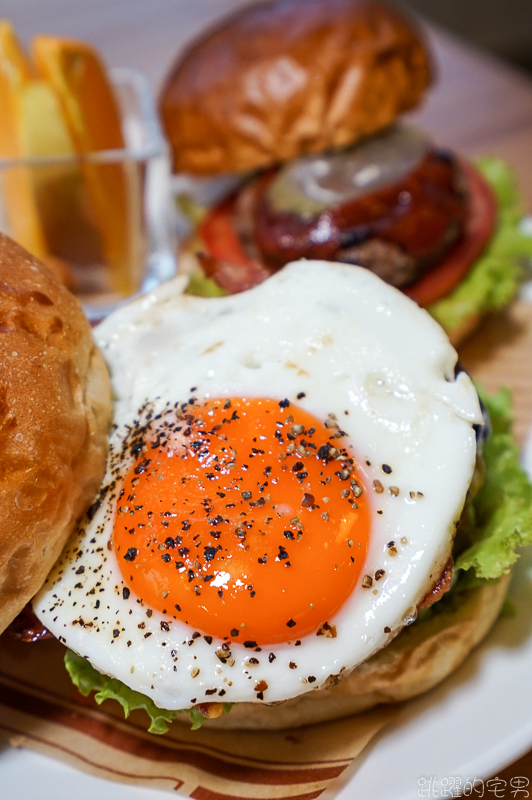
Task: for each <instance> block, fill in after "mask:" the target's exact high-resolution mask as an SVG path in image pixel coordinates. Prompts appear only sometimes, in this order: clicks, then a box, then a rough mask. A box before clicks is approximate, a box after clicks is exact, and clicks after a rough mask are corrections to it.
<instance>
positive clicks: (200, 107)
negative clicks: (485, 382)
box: [160, 0, 532, 343]
mask: <svg viewBox="0 0 532 800" xmlns="http://www.w3.org/2000/svg"><path fill="white" fill-rule="evenodd" d="M432 73H433V68H432V65H431V60H430V56H429V54H428V52H427V49H426V46H425V42H424V39H423V36H422V33H421V32H420V30H419V29H418V27H417V25H416V24H414V23H413V22H412V20H411V19H409V18H407V17H405V16H404V15H403V13H402V12H399V11H398V10H396V9H394V8H392V7H389V6H385V5H380V4H377V3H374V2H365V1H364V0H361V1H358V0H265V2H259V3H257V4H252V5H246V6H244V7H243V8H242V9H240V10H238V11H237V12H236V13H234V14H233V15H232V16H229V17H227V18H226V19H224V20H222V21H221V22H220V23H218V24H217V25H216V27H214V28H213V29H211V30H209V31H208V32H207V33H206V34H204V35H203V36H202V37H201V38H200V39H198V40H197V41H196V42H194V43H193V44H192V45H191V46H190V47H189V48H188V49H187V50H186V51H185V52H184V54H182V55H181V56H180V57H179V58H178V60H177V62H176V63H175V65H174V67H173V68H172V69H171V70H170V72H169V74H168V77H167V79H166V81H165V83H164V85H163V89H162V92H161V97H160V110H161V117H162V120H163V125H164V127H165V130H166V134H167V136H168V139H169V141H170V145H171V149H172V153H173V166H174V170H175V171H176V172H177V173H180V174H185V175H188V176H191V177H193V178H196V179H198V178H199V179H201V180H200V183H202V184H204V181H203V180H202V179H203V178H205V177H206V176H209V177H210V178H220V177H222V176H227V175H232V176H236V175H238V176H239V178H238V179H237V182H236V186H233V188H232V190H231V191H230V192H229V193H228V194H227V195H226V196H223V197H222V198H221V199H218V200H217V202H216V203H215V204H214V206H213V207H211V208H210V209H208V210H206V211H205V213H204V214H203V215H202V218H201V220H200V221H199V224H198V225H197V227H196V229H195V232H194V235H192V236H190V237H188V239H187V240H186V241H185V242H184V244H183V247H182V251H181V269H182V270H183V271H188V272H190V273H191V274H192V275H193V276H194V280H193V285H192V287H191V290H192V291H197V292H199V293H205V292H212V293H214V292H216V291H224V292H229V293H232V292H238V291H242V290H245V289H246V288H249V287H250V286H253V285H255V284H257V283H259V282H261V281H262V280H265V279H266V278H267V277H268V276H270V275H272V274H273V273H274V272H276V271H277V270H279V269H280V268H281V267H282V266H283V265H284V264H286V263H287V262H289V261H293V260H296V259H300V258H305V259H315V258H325V259H329V260H333V261H339V262H342V263H348V264H357V265H360V266H363V267H365V268H367V269H369V270H371V271H372V272H374V273H375V274H377V275H379V277H381V278H383V279H384V280H385V281H386V282H387V283H389V284H391V285H392V286H395V287H397V288H399V289H401V291H403V292H405V293H406V294H407V295H408V296H409V297H411V298H413V299H414V300H415V301H416V302H418V303H419V304H420V305H421V306H423V307H425V308H428V310H429V311H430V312H431V313H432V314H433V316H435V317H436V319H437V320H438V321H439V322H440V324H441V325H442V326H443V327H444V328H445V329H446V331H447V332H448V334H449V335H450V336H451V340H452V341H453V342H454V343H457V342H458V341H459V340H461V339H463V338H464V337H465V336H466V335H467V334H468V333H469V332H470V331H471V330H472V329H473V328H474V327H475V326H476V324H477V323H478V321H479V320H480V318H481V317H482V316H483V315H484V314H485V313H486V312H488V311H491V310H493V309H495V308H498V307H501V306H504V305H506V304H507V303H508V302H509V300H510V299H511V298H512V297H513V296H514V295H515V293H516V291H517V289H518V287H519V283H520V280H521V278H522V275H523V260H524V258H525V256H530V253H531V250H532V248H531V246H530V241H529V240H528V241H527V239H526V238H525V237H524V236H521V234H520V233H519V231H518V229H517V222H518V219H519V214H518V213H516V210H515V207H514V205H515V201H516V198H515V190H512V188H510V192H509V193H508V186H509V185H510V187H511V183H512V178H511V176H509V173H508V171H507V169H506V168H505V167H504V165H503V164H501V162H498V161H496V160H490V159H486V160H484V161H483V162H482V163H481V164H479V165H473V164H471V163H469V162H467V161H466V160H464V159H463V158H461V157H460V156H457V155H456V154H454V153H451V152H449V151H448V150H444V149H442V148H441V147H440V146H439V145H435V144H434V143H433V142H432V141H431V140H430V139H429V138H428V137H427V136H426V135H425V134H423V133H422V132H421V131H419V130H417V129H415V128H413V127H411V126H408V125H405V124H403V123H402V122H401V121H400V115H401V114H403V113H404V112H407V111H410V110H412V109H414V108H415V107H416V106H417V105H418V104H419V103H420V101H422V99H423V97H424V94H425V92H426V90H427V88H428V87H429V85H430V83H431V80H432ZM192 186H193V184H192ZM202 191H203V192H204V187H203V188H202ZM192 192H194V189H192ZM185 205H187V204H185ZM188 208H190V203H188ZM196 211H197V209H196ZM196 217H197V214H196ZM201 276H203V277H205V278H207V279H208V280H207V281H206V282H203V284H201V282H200V283H199V284H198V277H201Z"/></svg>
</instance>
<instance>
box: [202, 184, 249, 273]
mask: <svg viewBox="0 0 532 800" xmlns="http://www.w3.org/2000/svg"><path fill="white" fill-rule="evenodd" d="M236 198H237V195H236V193H233V194H231V195H230V196H229V197H228V198H227V199H226V200H224V201H223V202H222V203H219V204H218V205H217V206H215V208H213V209H212V211H210V212H209V214H207V216H206V217H205V219H203V220H202V222H201V223H200V225H199V229H198V230H199V235H200V237H201V241H202V242H203V244H204V245H205V248H206V250H207V252H208V254H209V255H210V256H213V257H214V258H216V259H219V260H220V261H225V262H227V263H229V264H234V265H235V266H239V267H248V266H252V265H253V263H254V262H253V261H252V259H251V258H250V257H249V256H248V254H247V253H246V251H245V250H244V248H243V246H242V242H241V241H240V239H239V237H238V233H237V232H236V229H235V224H234V221H235V215H236Z"/></svg>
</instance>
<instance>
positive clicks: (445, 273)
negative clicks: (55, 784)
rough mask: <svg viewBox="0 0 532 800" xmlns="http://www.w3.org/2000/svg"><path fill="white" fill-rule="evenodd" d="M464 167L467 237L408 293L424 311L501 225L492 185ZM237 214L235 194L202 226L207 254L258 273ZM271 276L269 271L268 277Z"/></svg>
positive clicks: (460, 275)
mask: <svg viewBox="0 0 532 800" xmlns="http://www.w3.org/2000/svg"><path fill="white" fill-rule="evenodd" d="M460 166H461V169H462V172H463V174H464V175H465V177H466V179H467V182H468V189H469V201H468V205H469V213H468V218H467V221H466V226H465V230H464V235H463V237H462V239H461V240H460V241H459V242H458V244H456V245H455V246H454V247H453V249H452V250H451V251H450V253H448V254H447V256H446V257H445V258H444V259H443V261H440V263H439V264H437V265H436V266H435V267H433V268H432V269H431V270H429V272H426V273H425V274H424V275H423V276H422V277H421V278H420V279H419V280H418V281H417V282H416V283H414V284H413V285H412V286H410V287H409V288H408V289H405V290H404V293H405V294H406V295H408V297H411V298H412V299H413V300H415V301H416V302H417V303H418V304H419V305H420V306H422V307H423V308H426V307H427V306H430V305H431V304H432V303H435V302H436V301H437V300H440V299H441V298H442V297H445V295H447V294H449V293H450V292H451V291H452V290H453V289H454V287H455V286H456V285H457V284H458V283H460V281H461V280H462V278H463V277H464V276H465V275H466V274H467V272H468V271H469V269H470V267H471V266H472V264H473V262H474V261H475V260H476V259H477V258H478V257H479V256H480V254H481V253H482V251H483V250H484V248H485V246H486V244H487V243H488V241H489V240H490V238H491V235H492V233H493V230H494V228H495V224H496V222H497V201H496V199H495V197H494V195H493V192H492V189H491V187H490V185H489V184H488V183H487V181H486V180H485V179H484V178H483V177H482V175H480V173H479V172H478V171H477V170H476V169H475V168H474V167H473V166H472V165H471V164H469V163H468V162H467V161H462V162H460ZM235 213H236V194H233V195H231V196H230V197H228V198H227V200H224V201H223V202H222V203H220V204H219V205H218V206H216V207H215V208H214V209H213V210H212V211H211V212H210V213H209V214H208V215H207V216H206V217H205V219H204V220H203V222H202V223H201V224H200V226H199V233H200V236H201V238H202V240H203V243H204V245H205V247H206V249H207V252H208V253H209V254H210V255H211V256H213V257H214V258H215V259H219V260H220V261H223V262H226V263H227V264H234V265H235V266H239V267H245V268H248V269H250V270H256V268H257V266H258V265H257V264H256V262H254V261H253V260H252V259H251V258H250V257H249V256H248V254H247V253H246V251H245V250H244V248H243V246H242V243H241V241H240V239H239V237H238V234H237V232H236V229H235V226H234V219H235ZM267 274H268V273H267V272H266V271H265V274H264V277H267ZM261 278H262V276H261ZM262 279H264V278H262ZM256 282H260V281H257V279H255V280H253V281H250V285H254V284H255V283H256ZM229 291H230V289H229Z"/></svg>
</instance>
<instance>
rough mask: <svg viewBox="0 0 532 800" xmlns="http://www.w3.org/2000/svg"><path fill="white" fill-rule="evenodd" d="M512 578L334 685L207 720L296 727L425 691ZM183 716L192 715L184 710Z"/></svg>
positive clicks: (491, 615) (412, 630) (466, 596)
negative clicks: (279, 702) (284, 700)
mask: <svg viewBox="0 0 532 800" xmlns="http://www.w3.org/2000/svg"><path fill="white" fill-rule="evenodd" d="M509 580H510V575H505V576H504V577H503V578H501V579H500V580H498V581H490V582H489V583H485V584H482V585H480V586H477V587H476V588H474V589H469V590H466V591H463V592H461V593H459V594H457V596H456V597H455V598H454V600H455V602H454V603H453V604H450V605H449V607H446V608H444V609H441V610H438V612H437V613H435V614H433V615H432V616H430V617H429V618H427V619H426V620H421V621H418V622H416V623H415V625H412V627H409V628H405V629H404V630H403V631H402V633H401V634H400V635H399V636H397V638H396V639H394V640H393V642H391V643H390V644H389V645H388V646H387V647H385V648H383V649H382V650H380V651H379V652H378V653H376V654H375V655H374V656H372V658H370V659H368V660H367V661H365V662H364V663H362V664H360V665H359V666H358V667H356V669H354V670H353V672H351V673H350V675H348V677H346V678H344V679H343V680H342V681H340V682H339V683H338V684H336V685H335V686H330V687H329V688H326V689H318V690H315V691H312V692H308V693H307V694H304V695H300V696H299V697H295V698H293V699H292V700H287V701H286V702H285V703H281V704H279V705H277V706H264V705H259V704H258V703H239V704H237V705H234V706H233V707H232V708H231V711H230V713H229V714H226V715H224V716H222V717H219V718H218V719H216V720H208V719H207V720H205V722H204V725H205V726H207V727H213V728H218V729H220V728H224V729H231V728H235V729H238V728H245V729H247V730H252V729H255V730H264V729H270V730H275V729H280V728H297V727H300V726H302V725H312V724H315V723H318V722H326V721H328V720H332V719H338V718H340V717H346V716H349V715H350V714H357V713H359V712H361V711H366V710H367V709H369V708H371V707H372V706H375V705H377V704H378V703H397V702H400V701H401V700H407V699H409V698H410V697H414V696H415V695H418V694H422V693H423V692H426V691H428V690H429V689H432V687H433V686H436V684H438V683H440V682H441V681H442V680H444V678H446V677H447V676H448V675H450V674H451V672H453V671H454V670H455V669H456V668H457V667H458V666H459V665H460V664H461V663H462V661H463V660H464V659H465V658H466V656H467V655H468V654H469V653H470V652H471V650H472V649H473V648H474V647H475V646H476V645H477V644H478V643H479V642H480V641H481V640H482V639H483V638H484V637H485V636H486V634H487V633H488V631H489V630H490V628H491V627H492V625H493V624H494V622H495V620H496V619H497V617H498V615H499V612H500V610H501V607H502V604H503V602H504V598H505V597H506V591H507V588H508V584H509ZM178 719H179V717H178ZM183 721H188V717H185V715H183Z"/></svg>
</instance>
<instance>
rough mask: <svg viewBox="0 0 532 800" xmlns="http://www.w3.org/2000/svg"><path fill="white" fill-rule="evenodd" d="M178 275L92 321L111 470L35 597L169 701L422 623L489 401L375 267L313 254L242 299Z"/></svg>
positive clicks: (99, 658)
mask: <svg viewBox="0 0 532 800" xmlns="http://www.w3.org/2000/svg"><path fill="white" fill-rule="evenodd" d="M184 290H185V282H184V280H182V279H176V280H174V281H172V282H170V283H168V284H166V285H163V286H161V287H160V288H159V289H158V290H156V291H154V292H153V293H152V294H149V295H147V296H145V297H143V298H140V299H138V300H137V301H135V302H132V303H130V304H129V305H126V306H124V307H122V308H120V309H119V310H117V311H116V312H115V313H113V314H112V315H111V316H110V317H109V318H108V319H107V320H106V321H105V322H104V323H102V324H101V325H100V326H99V327H98V328H97V329H96V332H95V333H96V339H97V342H98V344H99V346H100V348H101V349H102V352H103V354H104V357H105V358H106V360H107V363H108V365H109V369H110V372H111V378H112V385H113V390H114V402H115V416H114V423H115V426H114V430H113V433H112V436H111V443H110V454H109V459H108V467H107V474H106V477H105V480H104V484H103V486H102V488H101V491H100V495H99V497H98V499H97V501H96V502H95V504H94V505H93V506H92V507H91V509H90V511H89V513H88V515H87V518H86V519H84V520H83V521H82V524H81V525H80V527H79V530H78V532H77V533H76V534H75V536H74V537H73V538H72V539H71V541H70V542H69V543H68V545H67V547H66V549H65V551H64V552H63V554H62V556H61V558H60V559H59V561H58V563H57V564H56V566H55V568H54V570H53V571H52V573H51V574H50V576H49V577H48V579H47V581H46V584H45V586H44V587H43V589H42V590H41V592H40V594H39V595H38V596H37V598H36V600H35V603H34V606H35V611H36V613H37V615H38V617H39V618H40V620H41V621H42V622H43V624H44V625H45V626H46V627H47V628H48V629H49V630H50V631H51V632H52V633H54V634H55V636H56V637H58V638H59V639H60V640H61V641H62V642H64V643H65V644H66V645H67V646H68V647H70V648H72V649H73V650H74V651H76V652H77V653H78V654H80V655H82V656H84V657H86V658H87V659H88V660H89V661H90V662H91V663H92V664H93V665H94V666H95V667H96V668H97V669H98V670H100V671H101V672H103V673H106V674H108V675H111V676H113V677H116V678H119V679H120V680H121V681H123V682H124V683H125V684H127V685H128V686H130V687H131V688H133V689H135V690H137V691H139V692H142V693H144V694H146V695H148V696H149V697H151V698H152V699H153V701H154V702H155V703H156V704H157V705H158V706H159V707H161V708H166V709H182V708H188V707H190V706H193V705H196V704H201V703H205V702H222V701H223V702H244V701H252V702H264V703H271V702H277V701H282V700H285V699H288V698H291V697H295V696H297V695H299V694H301V693H304V692H308V691H312V690H314V689H316V688H319V687H321V686H323V685H325V684H327V682H328V681H329V680H330V679H331V677H332V676H341V675H346V674H348V673H349V671H350V670H351V669H353V668H354V667H355V666H356V665H357V664H359V663H360V662H362V661H364V660H365V659H367V658H368V657H369V656H371V655H372V654H373V653H374V652H376V651H377V650H378V649H380V648H382V647H383V646H385V645H386V644H387V643H388V642H389V641H390V639H391V638H393V637H394V636H395V635H396V634H397V633H398V632H399V631H400V630H401V629H402V628H403V627H404V626H405V625H406V624H409V623H411V622H412V621H413V620H414V619H415V616H416V608H417V606H418V605H419V604H420V602H421V600H422V599H423V598H424V596H425V595H426V594H427V593H428V592H429V591H431V589H432V588H433V586H434V584H435V582H436V581H437V580H438V578H439V577H440V575H441V573H442V570H443V569H444V566H445V564H446V563H447V561H448V559H449V556H450V552H451V547H452V542H453V537H454V532H455V529H456V525H457V523H458V520H459V518H460V514H461V510H462V507H463V504H464V501H465V497H466V493H467V490H468V487H469V484H470V481H471V477H472V475H473V471H474V467H475V462H476V434H475V426H476V425H478V424H482V414H481V410H480V407H479V401H478V397H477V394H476V391H475V389H474V387H473V385H472V383H471V381H470V379H469V377H468V376H467V375H466V374H465V373H464V372H458V373H457V374H455V366H456V359H457V356H456V352H455V351H454V349H453V348H452V347H451V345H450V344H449V341H448V339H447V337H446V336H445V334H444V333H443V332H442V330H441V329H440V327H439V326H438V325H437V324H436V323H435V322H434V321H433V320H432V318H431V317H430V316H429V315H428V314H427V313H426V312H425V311H423V310H421V309H419V308H418V307H417V306H416V305H415V304H414V303H413V302H412V301H410V300H409V299H408V298H407V297H405V296H404V295H403V294H401V293H400V292H398V291H396V290H395V289H393V288H392V287H390V286H388V285H386V284H385V283H383V282H382V281H381V280H380V279H379V278H377V277H376V276H375V275H373V274H372V273H371V272H369V271H367V270H364V269H361V268H358V267H353V266H351V265H349V266H346V265H342V264H339V263H335V264H330V263H327V262H320V261H301V262H297V263H294V264H290V265H288V266H286V267H285V268H284V269H283V270H281V271H280V272H278V273H276V274H275V275H274V276H273V277H271V278H270V279H269V280H267V281H266V282H264V283H262V284H261V285H260V286H257V287H255V288H253V289H251V290H249V291H247V292H244V293H242V294H238V295H233V296H229V297H222V298H199V297H193V296H188V295H187V294H186V293H185V291H184Z"/></svg>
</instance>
